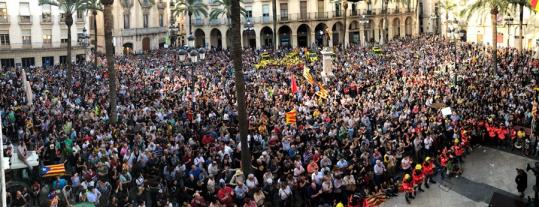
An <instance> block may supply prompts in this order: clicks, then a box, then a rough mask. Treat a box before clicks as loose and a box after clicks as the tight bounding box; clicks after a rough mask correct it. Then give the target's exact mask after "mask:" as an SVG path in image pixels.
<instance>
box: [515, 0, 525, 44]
mask: <svg viewBox="0 0 539 207" xmlns="http://www.w3.org/2000/svg"><path fill="white" fill-rule="evenodd" d="M519 9H520V14H519V19H518V38H517V42H516V43H517V44H516V45H517V50H518V51H519V52H521V51H522V25H523V22H524V4H519Z"/></svg>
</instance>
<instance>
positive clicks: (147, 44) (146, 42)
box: [142, 37, 150, 52]
mask: <svg viewBox="0 0 539 207" xmlns="http://www.w3.org/2000/svg"><path fill="white" fill-rule="evenodd" d="M149 50H150V38H149V37H145V38H144V39H142V51H144V52H146V51H149Z"/></svg>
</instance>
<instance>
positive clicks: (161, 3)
mask: <svg viewBox="0 0 539 207" xmlns="http://www.w3.org/2000/svg"><path fill="white" fill-rule="evenodd" d="M157 8H158V9H161V10H163V9H165V8H167V4H166V3H165V2H162V1H161V2H157Z"/></svg>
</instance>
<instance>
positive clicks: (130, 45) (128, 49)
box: [123, 42, 133, 55]
mask: <svg viewBox="0 0 539 207" xmlns="http://www.w3.org/2000/svg"><path fill="white" fill-rule="evenodd" d="M123 46H124V55H129V54H132V53H133V43H130V42H128V43H125V44H124V45H123Z"/></svg>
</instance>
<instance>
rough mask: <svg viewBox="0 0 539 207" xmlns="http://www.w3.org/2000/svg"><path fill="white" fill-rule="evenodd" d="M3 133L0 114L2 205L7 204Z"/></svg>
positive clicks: (0, 115)
mask: <svg viewBox="0 0 539 207" xmlns="http://www.w3.org/2000/svg"><path fill="white" fill-rule="evenodd" d="M3 162H4V134H3V133H2V114H0V183H1V184H0V185H1V186H0V187H1V188H2V195H0V196H2V206H3V207H5V206H7V201H6V196H7V194H6V173H5V171H4V163H3Z"/></svg>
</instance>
